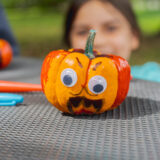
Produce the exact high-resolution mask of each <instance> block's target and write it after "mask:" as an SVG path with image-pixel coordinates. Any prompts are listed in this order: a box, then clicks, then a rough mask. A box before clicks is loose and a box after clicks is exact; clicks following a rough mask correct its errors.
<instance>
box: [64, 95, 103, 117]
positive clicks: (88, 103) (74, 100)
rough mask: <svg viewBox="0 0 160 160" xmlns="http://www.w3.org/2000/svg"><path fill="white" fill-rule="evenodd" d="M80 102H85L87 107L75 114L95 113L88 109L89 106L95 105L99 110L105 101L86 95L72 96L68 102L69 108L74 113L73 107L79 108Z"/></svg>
mask: <svg viewBox="0 0 160 160" xmlns="http://www.w3.org/2000/svg"><path fill="white" fill-rule="evenodd" d="M80 104H83V105H84V107H85V108H83V109H82V110H81V111H79V112H75V114H93V112H91V111H88V110H87V108H89V107H91V106H93V107H94V108H95V109H96V111H97V112H98V111H100V110H101V108H102V105H103V101H102V99H100V100H90V99H87V98H85V97H72V98H69V100H68V103H67V107H68V110H69V111H70V112H71V113H74V112H73V108H78V107H79V105H80Z"/></svg>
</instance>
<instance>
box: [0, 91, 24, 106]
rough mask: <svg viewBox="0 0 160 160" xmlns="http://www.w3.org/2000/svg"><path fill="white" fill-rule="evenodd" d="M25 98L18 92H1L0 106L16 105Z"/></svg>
mask: <svg viewBox="0 0 160 160" xmlns="http://www.w3.org/2000/svg"><path fill="white" fill-rule="evenodd" d="M23 100H24V98H23V96H21V95H18V94H11V93H0V106H15V105H16V104H18V103H22V102H23Z"/></svg>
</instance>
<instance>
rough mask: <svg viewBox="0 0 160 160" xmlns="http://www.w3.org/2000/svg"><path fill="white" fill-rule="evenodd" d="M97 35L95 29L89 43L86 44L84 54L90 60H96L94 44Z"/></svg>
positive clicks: (91, 31) (90, 33) (91, 33)
mask: <svg viewBox="0 0 160 160" xmlns="http://www.w3.org/2000/svg"><path fill="white" fill-rule="evenodd" d="M95 35H96V31H95V30H93V29H92V30H90V32H89V36H88V39H87V43H86V48H85V52H84V54H85V55H86V56H87V57H89V58H90V59H92V58H95V56H94V54H93V43H94V38H95Z"/></svg>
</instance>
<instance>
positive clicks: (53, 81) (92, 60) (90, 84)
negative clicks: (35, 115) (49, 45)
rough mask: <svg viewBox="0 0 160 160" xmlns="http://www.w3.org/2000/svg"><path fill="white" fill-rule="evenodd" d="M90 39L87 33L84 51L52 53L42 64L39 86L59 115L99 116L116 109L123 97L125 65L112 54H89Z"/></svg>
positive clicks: (126, 76)
mask: <svg viewBox="0 0 160 160" xmlns="http://www.w3.org/2000/svg"><path fill="white" fill-rule="evenodd" d="M94 37H95V31H94V30H91V31H90V35H89V37H88V40H87V44H86V49H85V51H84V50H82V49H81V50H79V49H78V50H77V49H70V50H68V51H65V50H57V51H52V52H50V53H49V54H48V55H47V57H46V58H45V60H44V62H43V66H42V71H41V84H42V88H43V91H44V94H45V95H46V97H47V99H48V101H49V102H50V103H51V104H53V105H54V106H55V107H57V108H58V109H59V110H61V111H63V112H67V113H71V114H84V113H85V114H98V113H102V112H104V111H106V110H109V109H113V108H115V107H117V106H118V105H119V104H121V103H122V101H123V100H124V98H125V97H126V95H127V92H128V88H129V82H130V67H129V65H128V62H127V61H126V60H125V59H123V58H121V57H118V56H114V55H102V54H99V55H98V52H97V51H93V41H94ZM95 52H96V53H95ZM95 55H96V56H95Z"/></svg>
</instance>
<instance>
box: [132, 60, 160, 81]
mask: <svg viewBox="0 0 160 160" xmlns="http://www.w3.org/2000/svg"><path fill="white" fill-rule="evenodd" d="M131 75H132V76H133V78H138V79H143V80H149V81H153V82H160V64H158V63H156V62H148V63H145V64H144V65H141V66H132V67H131Z"/></svg>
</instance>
